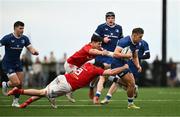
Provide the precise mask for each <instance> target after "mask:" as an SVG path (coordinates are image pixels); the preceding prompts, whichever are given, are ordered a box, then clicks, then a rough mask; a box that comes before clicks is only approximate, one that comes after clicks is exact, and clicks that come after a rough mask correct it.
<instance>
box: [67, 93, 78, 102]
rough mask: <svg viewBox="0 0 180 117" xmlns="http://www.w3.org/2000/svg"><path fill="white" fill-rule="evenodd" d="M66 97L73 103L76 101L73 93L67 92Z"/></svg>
mask: <svg viewBox="0 0 180 117" xmlns="http://www.w3.org/2000/svg"><path fill="white" fill-rule="evenodd" d="M66 97H67V99H68V100H69V101H70V102H72V103H75V102H76V100H75V99H74V98H73V97H72V93H67V94H66Z"/></svg>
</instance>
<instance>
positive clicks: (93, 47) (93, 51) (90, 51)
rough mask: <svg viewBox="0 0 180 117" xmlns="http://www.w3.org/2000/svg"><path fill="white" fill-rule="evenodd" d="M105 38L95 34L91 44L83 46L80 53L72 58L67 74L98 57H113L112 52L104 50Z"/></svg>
mask: <svg viewBox="0 0 180 117" xmlns="http://www.w3.org/2000/svg"><path fill="white" fill-rule="evenodd" d="M102 41H103V38H101V37H99V36H97V35H95V34H93V36H92V37H91V42H90V43H88V44H86V45H85V46H83V47H82V48H81V49H80V50H79V51H77V52H76V53H74V54H73V55H72V56H70V57H69V58H68V59H67V61H66V63H65V65H64V67H65V70H66V72H67V73H70V72H72V71H74V70H76V69H77V68H79V67H81V66H82V65H83V64H84V63H86V62H87V61H90V60H92V59H94V58H95V57H96V56H97V55H104V56H111V57H112V52H109V51H107V50H102V48H101V44H102Z"/></svg>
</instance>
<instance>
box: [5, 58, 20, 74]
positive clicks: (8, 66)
mask: <svg viewBox="0 0 180 117" xmlns="http://www.w3.org/2000/svg"><path fill="white" fill-rule="evenodd" d="M2 68H3V71H4V72H5V73H6V74H7V76H9V75H10V74H12V73H16V72H22V71H23V66H22V63H21V61H18V62H7V61H4V60H3V61H2Z"/></svg>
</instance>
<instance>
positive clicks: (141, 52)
mask: <svg viewBox="0 0 180 117" xmlns="http://www.w3.org/2000/svg"><path fill="white" fill-rule="evenodd" d="M138 58H139V62H140V63H141V60H142V59H149V58H150V51H149V45H148V43H147V42H146V41H145V40H141V41H140V42H139V48H138ZM128 65H129V69H130V70H131V72H132V73H133V76H134V78H135V79H138V78H139V77H140V72H138V69H137V68H136V66H135V64H134V62H133V61H132V60H129V61H128ZM119 83H120V85H123V84H121V82H119ZM117 88H118V83H113V84H112V85H111V87H110V89H109V91H108V93H107V95H106V97H105V99H104V100H102V101H101V104H108V103H109V101H110V99H111V97H112V95H113V93H115V91H116V90H117ZM123 88H124V89H125V90H127V89H126V86H123ZM135 88H136V89H135V94H134V97H135V98H136V97H137V93H138V92H137V91H138V86H137V85H135Z"/></svg>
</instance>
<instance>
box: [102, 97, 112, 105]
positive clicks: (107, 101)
mask: <svg viewBox="0 0 180 117" xmlns="http://www.w3.org/2000/svg"><path fill="white" fill-rule="evenodd" d="M109 102H110V100H108V99H107V98H104V99H103V100H102V101H101V104H102V105H105V104H108V103H109Z"/></svg>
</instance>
